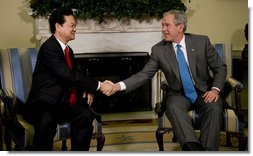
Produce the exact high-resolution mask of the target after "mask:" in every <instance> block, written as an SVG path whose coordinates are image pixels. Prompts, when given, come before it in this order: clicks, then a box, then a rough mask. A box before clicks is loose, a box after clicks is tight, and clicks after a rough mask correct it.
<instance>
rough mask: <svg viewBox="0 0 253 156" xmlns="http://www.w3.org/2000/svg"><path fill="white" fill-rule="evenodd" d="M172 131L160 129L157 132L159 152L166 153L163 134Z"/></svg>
mask: <svg viewBox="0 0 253 156" xmlns="http://www.w3.org/2000/svg"><path fill="white" fill-rule="evenodd" d="M171 130H172V129H171V128H158V129H157V130H156V141H157V144H158V147H159V151H164V146H163V134H164V133H169V132H170V131H171Z"/></svg>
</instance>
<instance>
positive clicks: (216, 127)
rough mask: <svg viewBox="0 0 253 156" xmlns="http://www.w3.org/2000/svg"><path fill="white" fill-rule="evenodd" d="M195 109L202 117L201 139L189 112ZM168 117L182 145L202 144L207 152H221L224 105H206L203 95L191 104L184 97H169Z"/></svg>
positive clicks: (219, 102) (215, 103)
mask: <svg viewBox="0 0 253 156" xmlns="http://www.w3.org/2000/svg"><path fill="white" fill-rule="evenodd" d="M192 109H195V111H197V112H198V113H199V115H200V138H197V136H196V134H195V130H194V128H193V125H192V120H191V118H190V117H189V115H188V112H189V111H190V110H192ZM165 114H166V116H167V117H168V119H169V121H170V122H171V124H172V127H173V129H174V132H175V134H176V136H177V139H178V141H179V143H180V145H181V146H182V147H183V146H184V144H185V143H189V142H190V143H196V144H199V143H200V144H202V146H203V147H204V148H205V150H214V151H216V150H219V143H220V131H221V128H222V123H223V104H222V100H221V98H219V99H218V101H217V102H212V103H205V102H204V101H203V98H202V95H200V96H199V97H198V99H197V101H196V102H195V104H191V103H190V102H189V101H188V100H187V99H186V98H185V97H184V96H183V95H178V94H177V95H169V96H168V97H167V101H166V112H165Z"/></svg>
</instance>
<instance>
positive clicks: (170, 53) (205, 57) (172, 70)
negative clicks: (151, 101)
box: [104, 10, 227, 151]
mask: <svg viewBox="0 0 253 156" xmlns="http://www.w3.org/2000/svg"><path fill="white" fill-rule="evenodd" d="M186 27H187V18H186V15H185V14H184V12H181V11H177V10H171V11H169V12H166V13H165V14H164V16H163V19H162V33H163V36H164V39H163V40H162V41H160V42H159V43H157V44H156V45H154V46H153V47H152V52H151V56H150V59H149V61H148V62H147V64H146V65H145V67H144V68H143V69H142V70H141V71H140V72H138V73H137V74H135V75H133V76H131V77H130V78H128V79H126V80H123V82H119V83H116V84H115V85H114V91H113V92H110V91H108V92H107V91H104V94H106V95H108V96H109V95H111V94H113V93H115V92H116V91H119V90H125V91H126V92H130V91H132V90H134V89H136V88H137V87H139V86H141V85H142V84H144V82H145V81H147V80H149V79H152V78H153V76H154V75H155V74H156V72H157V71H158V70H161V71H162V72H163V73H164V75H165V78H166V80H167V82H168V84H169V90H170V91H169V94H168V95H167V100H166V101H167V103H166V112H165V114H166V116H167V117H168V119H169V120H170V122H171V124H172V126H173V128H174V132H175V134H176V136H177V138H178V141H179V143H180V145H181V146H182V150H197V151H201V150H218V149H219V141H220V130H221V127H222V113H223V111H222V109H223V105H222V100H221V98H220V97H219V92H220V91H221V90H222V88H223V85H224V82H225V79H226V74H227V68H226V65H225V64H224V62H223V61H222V60H221V59H220V57H219V56H218V53H217V52H216V51H215V49H214V47H213V46H212V45H211V43H210V41H209V39H208V37H207V36H202V35H194V34H186V33H185V31H186ZM178 51H181V52H182V53H183V55H184V56H183V57H184V58H185V60H186V63H185V64H186V67H185V68H184V69H186V70H187V72H188V75H189V77H190V81H191V84H193V85H192V86H193V87H192V90H191V91H190V94H195V97H194V98H193V99H191V98H190V97H189V96H188V93H187V91H186V90H187V89H186V88H187V87H188V86H190V83H188V84H187V85H186V86H185V85H183V84H184V82H185V77H186V76H183V77H181V76H182V75H183V74H181V73H180V71H181V69H180V66H179V64H181V63H179V62H181V61H177V59H178V58H179V56H178V54H177V53H178ZM187 68H188V69H187ZM209 69H210V70H211V71H212V72H213V77H211V75H210V74H209ZM108 83H110V82H109V81H108ZM185 87H186V88H185ZM192 109H195V110H196V111H198V112H199V113H200V118H201V124H200V125H201V126H200V131H201V133H200V139H198V138H197V137H196V134H195V131H194V128H193V126H192V123H191V120H190V118H189V116H188V111H189V110H192Z"/></svg>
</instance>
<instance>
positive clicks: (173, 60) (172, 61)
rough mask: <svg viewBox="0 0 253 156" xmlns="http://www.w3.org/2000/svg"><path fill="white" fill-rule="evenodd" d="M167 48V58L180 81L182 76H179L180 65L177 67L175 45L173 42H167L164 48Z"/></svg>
mask: <svg viewBox="0 0 253 156" xmlns="http://www.w3.org/2000/svg"><path fill="white" fill-rule="evenodd" d="M164 48H165V52H166V54H167V55H166V56H167V58H166V59H167V60H168V63H169V64H170V65H171V68H172V70H173V72H174V74H175V75H176V77H177V79H178V80H179V81H181V80H180V75H179V71H178V65H177V59H176V55H175V50H174V48H173V45H172V43H171V42H167V43H166V44H165V46H164Z"/></svg>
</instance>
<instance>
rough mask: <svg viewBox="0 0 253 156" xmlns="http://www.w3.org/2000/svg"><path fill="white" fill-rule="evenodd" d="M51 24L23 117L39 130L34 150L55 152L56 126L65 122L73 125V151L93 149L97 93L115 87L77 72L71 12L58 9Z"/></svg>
mask: <svg viewBox="0 0 253 156" xmlns="http://www.w3.org/2000/svg"><path fill="white" fill-rule="evenodd" d="M49 25H50V31H51V33H52V36H51V37H49V38H48V39H47V40H46V41H45V42H44V43H43V44H42V45H41V47H40V50H39V53H38V58H37V62H36V66H35V69H34V73H33V79H32V86H31V90H30V93H29V96H28V99H27V102H26V104H25V111H24V114H23V116H24V118H25V119H26V120H27V121H29V122H31V123H32V124H33V126H34V129H35V134H34V142H33V143H34V147H33V149H32V150H40V151H42V150H43V151H44V150H46V151H49V150H53V139H54V136H55V134H56V126H57V123H58V122H62V121H68V122H69V123H70V127H71V147H72V150H77V151H80V150H89V147H90V141H91V135H92V130H93V127H92V122H93V119H94V117H93V114H92V113H91V111H90V109H89V106H90V105H91V104H92V102H93V93H94V92H95V91H97V90H103V89H105V88H107V89H109V90H110V89H111V90H112V86H109V85H106V84H104V83H100V82H99V81H97V80H94V79H91V78H88V77H85V76H83V75H82V74H81V73H79V72H78V71H77V70H76V67H75V62H74V54H73V50H72V49H71V48H70V47H69V46H68V45H67V43H68V42H69V41H71V40H74V39H75V33H76V21H75V18H74V16H73V12H72V11H71V10H54V11H53V12H52V14H51V16H50V18H49ZM68 55H69V57H67V56H68ZM73 92H74V93H73ZM72 93H73V94H72ZM70 96H72V97H73V98H70Z"/></svg>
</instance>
